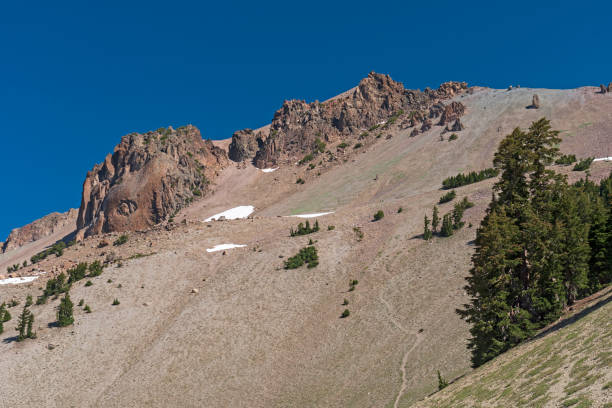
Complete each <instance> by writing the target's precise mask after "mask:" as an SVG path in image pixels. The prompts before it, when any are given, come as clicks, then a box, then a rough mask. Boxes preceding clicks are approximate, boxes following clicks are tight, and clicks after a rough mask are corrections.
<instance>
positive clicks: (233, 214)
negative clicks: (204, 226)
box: [204, 205, 255, 222]
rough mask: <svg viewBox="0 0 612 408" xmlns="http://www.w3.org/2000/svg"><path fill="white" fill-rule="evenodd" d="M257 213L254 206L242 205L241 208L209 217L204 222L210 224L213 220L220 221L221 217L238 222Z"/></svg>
mask: <svg viewBox="0 0 612 408" xmlns="http://www.w3.org/2000/svg"><path fill="white" fill-rule="evenodd" d="M253 211H255V207H253V206H252V205H241V206H239V207H234V208H230V209H229V210H225V211H223V212H221V213H219V214H215V215H213V216H212V217H208V218H207V219H205V220H204V222H210V221H213V220H218V219H219V218H221V217H224V218H225V219H226V220H236V219H239V218H246V217H248V216H249V215H251V213H252V212H253Z"/></svg>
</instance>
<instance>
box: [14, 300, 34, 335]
mask: <svg viewBox="0 0 612 408" xmlns="http://www.w3.org/2000/svg"><path fill="white" fill-rule="evenodd" d="M30 315H31V313H30V311H29V310H28V307H27V306H24V308H23V311H22V312H21V314H20V315H19V320H18V321H17V327H16V328H15V330H17V331H18V332H19V335H18V336H17V341H23V340H25V339H26V338H27V337H28V336H27V333H26V330H27V327H28V321H29V320H30Z"/></svg>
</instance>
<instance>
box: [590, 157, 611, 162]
mask: <svg viewBox="0 0 612 408" xmlns="http://www.w3.org/2000/svg"><path fill="white" fill-rule="evenodd" d="M593 161H594V162H596V161H612V156H610V157H600V158H599V159H594V160H593Z"/></svg>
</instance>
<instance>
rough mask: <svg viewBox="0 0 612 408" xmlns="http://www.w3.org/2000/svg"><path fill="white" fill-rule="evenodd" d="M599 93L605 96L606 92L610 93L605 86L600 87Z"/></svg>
mask: <svg viewBox="0 0 612 408" xmlns="http://www.w3.org/2000/svg"><path fill="white" fill-rule="evenodd" d="M599 91H600V92H601V93H602V94H605V93H606V92H608V88H606V86H605V85H604V84H601V85H599Z"/></svg>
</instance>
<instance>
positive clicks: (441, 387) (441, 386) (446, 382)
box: [438, 370, 448, 391]
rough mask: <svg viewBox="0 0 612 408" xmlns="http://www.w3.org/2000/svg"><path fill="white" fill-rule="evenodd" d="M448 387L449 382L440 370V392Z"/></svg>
mask: <svg viewBox="0 0 612 408" xmlns="http://www.w3.org/2000/svg"><path fill="white" fill-rule="evenodd" d="M446 387H448V381H446V380H445V379H444V378H443V377H442V375H441V374H440V370H438V391H439V390H442V389H444V388H446Z"/></svg>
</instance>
